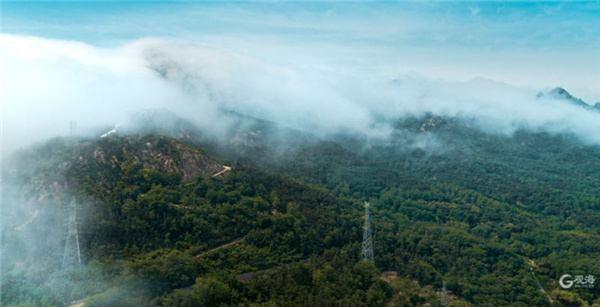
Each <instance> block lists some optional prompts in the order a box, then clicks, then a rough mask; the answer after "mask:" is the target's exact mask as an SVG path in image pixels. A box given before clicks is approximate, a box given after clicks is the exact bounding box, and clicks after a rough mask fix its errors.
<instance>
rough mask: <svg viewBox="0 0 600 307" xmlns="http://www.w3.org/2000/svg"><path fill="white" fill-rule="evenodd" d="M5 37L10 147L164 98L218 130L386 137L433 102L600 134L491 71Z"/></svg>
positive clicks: (576, 115)
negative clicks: (439, 71)
mask: <svg viewBox="0 0 600 307" xmlns="http://www.w3.org/2000/svg"><path fill="white" fill-rule="evenodd" d="M0 38H1V43H2V56H3V63H2V64H3V65H2V80H3V81H2V93H1V94H0V95H1V96H0V98H1V101H2V125H3V135H2V141H3V154H6V153H8V152H10V151H12V150H14V149H17V148H21V147H23V146H26V145H28V144H30V143H31V142H35V141H41V140H44V139H47V138H49V137H53V136H56V135H67V134H68V129H69V121H70V120H76V121H77V123H78V129H82V130H85V129H87V128H91V127H95V126H99V125H114V124H116V123H122V122H124V121H126V120H127V118H128V117H129V116H130V115H131V114H132V113H135V112H138V111H140V110H143V109H147V108H166V109H168V110H171V111H173V112H174V113H176V114H179V115H182V116H184V117H186V118H188V119H191V120H193V121H194V122H195V123H196V124H198V125H199V126H201V127H203V128H205V129H212V131H214V132H215V133H217V132H218V131H222V130H223V129H224V126H225V125H227V123H226V122H224V121H223V119H222V118H220V117H219V110H230V111H236V112H239V113H242V114H246V115H250V116H254V117H257V118H261V119H265V120H269V121H273V122H275V123H278V124H280V125H282V126H285V127H291V128H295V129H301V130H305V131H309V132H311V133H315V134H317V135H319V136H322V137H326V136H327V135H331V134H336V133H340V132H343V133H360V134H363V135H365V136H368V137H373V138H379V139H385V138H386V137H387V136H388V135H389V133H390V131H391V127H390V126H389V124H390V123H389V121H393V120H394V119H397V118H401V117H404V116H407V115H421V114H424V113H425V112H432V113H434V114H437V115H440V116H452V117H461V118H467V119H472V120H474V121H475V123H476V124H477V125H478V127H479V128H481V129H483V130H484V131H486V132H488V133H500V134H511V133H513V132H514V131H515V130H516V129H520V128H521V129H523V128H524V129H530V130H532V131H548V132H551V133H563V132H567V133H573V134H575V135H576V136H577V137H579V138H580V139H581V140H582V141H584V142H586V143H591V144H600V113H599V112H594V111H590V110H586V109H584V108H581V107H578V106H575V105H570V104H569V103H567V102H565V101H558V100H555V99H551V98H548V97H545V98H544V97H542V98H536V94H537V92H538V91H539V90H540V89H537V88H530V87H518V86H512V85H510V84H506V83H502V82H496V81H492V80H487V79H483V78H476V79H472V80H470V81H466V82H465V81H457V80H439V79H430V78H426V77H423V76H422V75H419V74H416V73H412V74H407V73H405V72H404V71H402V70H401V69H398V72H394V70H393V69H391V68H390V69H385V71H383V72H382V71H378V70H377V69H369V68H368V67H369V65H368V62H365V61H361V62H360V63H359V64H356V65H354V66H352V65H343V66H342V65H340V63H328V62H327V61H323V59H320V60H318V61H317V60H315V61H310V58H307V59H305V60H306V62H310V63H311V65H300V64H297V65H294V64H289V65H288V64H284V63H285V62H284V61H281V60H280V59H279V60H273V61H269V60H268V59H269V54H263V55H262V56H260V58H258V57H252V56H249V55H241V54H239V53H235V52H233V51H228V50H223V49H216V48H208V47H203V46H200V45H197V44H192V43H186V42H181V41H178V42H174V41H168V40H158V39H144V40H138V41H135V42H131V43H128V44H126V45H124V46H121V47H118V48H113V49H102V48H97V47H94V46H91V45H87V44H83V43H79V42H72V41H61V40H49V39H42V38H37V37H23V36H14V35H2V36H1V37H0ZM273 58H276V54H273ZM552 86H553V85H552V84H548V88H551V87H552ZM567 90H569V89H568V88H567ZM574 95H575V96H577V93H574Z"/></svg>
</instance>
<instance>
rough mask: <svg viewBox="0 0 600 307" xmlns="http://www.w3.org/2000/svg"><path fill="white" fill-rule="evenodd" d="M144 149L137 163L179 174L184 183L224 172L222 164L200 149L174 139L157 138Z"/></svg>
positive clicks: (137, 158)
mask: <svg viewBox="0 0 600 307" xmlns="http://www.w3.org/2000/svg"><path fill="white" fill-rule="evenodd" d="M165 142H167V144H165ZM144 147H145V148H144V149H143V150H142V151H141V156H139V157H136V160H137V161H139V162H141V163H143V165H144V167H145V168H151V169H155V170H158V171H160V172H165V173H173V172H175V173H178V174H180V175H181V176H182V180H183V181H184V182H185V181H190V180H193V179H195V178H196V177H198V176H202V177H206V176H210V175H214V174H216V173H218V172H220V171H221V170H223V166H222V165H221V164H219V163H217V162H216V161H215V160H214V159H211V158H209V157H208V156H207V155H206V154H204V153H203V152H201V151H200V150H199V149H197V148H193V147H191V146H189V145H186V144H183V143H181V142H178V141H176V140H173V139H166V138H164V137H155V138H154V139H152V140H150V141H148V142H146V144H145V146H144Z"/></svg>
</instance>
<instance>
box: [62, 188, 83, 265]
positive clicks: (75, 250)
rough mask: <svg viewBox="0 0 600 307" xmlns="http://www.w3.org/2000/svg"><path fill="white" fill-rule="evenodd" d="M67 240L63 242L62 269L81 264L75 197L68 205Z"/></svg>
mask: <svg viewBox="0 0 600 307" xmlns="http://www.w3.org/2000/svg"><path fill="white" fill-rule="evenodd" d="M67 221H68V229H67V239H66V241H65V253H64V255H63V262H62V267H63V269H64V268H67V267H70V266H78V265H80V264H81V252H80V250H79V234H78V233H77V202H75V197H74V196H73V199H72V200H71V204H70V205H69V219H68V220H67Z"/></svg>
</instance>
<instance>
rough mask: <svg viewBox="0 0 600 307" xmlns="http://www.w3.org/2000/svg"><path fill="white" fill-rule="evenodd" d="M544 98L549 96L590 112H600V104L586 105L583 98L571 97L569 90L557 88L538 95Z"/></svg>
mask: <svg viewBox="0 0 600 307" xmlns="http://www.w3.org/2000/svg"><path fill="white" fill-rule="evenodd" d="M544 96H548V97H551V98H554V99H557V100H562V101H566V102H568V103H570V104H573V105H576V106H579V107H583V108H586V109H589V110H599V111H600V103H596V104H595V105H593V106H592V105H590V104H588V103H586V102H585V101H583V100H582V99H581V98H576V97H574V96H573V95H571V93H569V92H567V90H565V89H564V88H562V87H557V88H554V89H553V90H551V91H549V92H548V93H545V94H544V93H542V92H540V93H538V95H537V97H538V98H540V97H544Z"/></svg>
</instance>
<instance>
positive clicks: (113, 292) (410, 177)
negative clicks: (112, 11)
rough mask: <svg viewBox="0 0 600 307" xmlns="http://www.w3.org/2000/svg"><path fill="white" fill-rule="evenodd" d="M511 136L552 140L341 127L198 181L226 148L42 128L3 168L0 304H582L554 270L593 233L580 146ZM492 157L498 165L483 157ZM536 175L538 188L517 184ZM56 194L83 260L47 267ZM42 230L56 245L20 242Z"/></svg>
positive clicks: (575, 259)
mask: <svg viewBox="0 0 600 307" xmlns="http://www.w3.org/2000/svg"><path fill="white" fill-rule="evenodd" d="M519 138H531V139H529V141H530V142H534V141H538V142H548V143H549V144H550V143H553V142H559V141H560V139H559V138H556V137H552V136H543V135H542V136H540V135H538V136H535V135H531V134H527V135H522V136H519V135H517V136H515V137H514V138H512V139H511V138H506V139H504V141H503V139H502V138H498V139H497V140H494V142H502V141H503V142H506V143H504V144H503V145H501V146H500V147H499V148H497V149H496V151H494V150H492V149H493V147H492V146H493V142H491V141H490V144H489V146H487V145H485V146H484V145H481V144H485V143H483V142H482V141H481V140H480V141H479V142H478V143H476V146H472V147H462V148H463V151H464V148H468V149H471V150H473V151H472V152H473V153H470V154H464V155H460V153H461V151H446V152H445V153H444V154H443V155H442V154H440V155H435V154H434V155H424V152H422V151H420V150H414V149H403V148H394V147H390V146H387V147H378V146H371V147H370V148H369V149H367V150H362V149H361V150H351V147H350V146H348V144H351V142H350V141H349V140H347V139H346V140H344V141H342V140H339V141H337V142H326V143H319V142H316V143H311V144H305V145H303V146H298V147H297V148H296V149H294V150H292V151H289V152H288V154H287V155H284V156H279V157H278V158H277V159H274V160H269V161H267V160H266V159H265V157H261V159H258V160H257V159H253V157H252V156H251V155H249V154H250V153H252V154H254V153H258V152H260V151H261V150H267V149H268V148H267V147H265V148H263V149H261V148H260V147H259V146H255V145H253V146H254V147H252V148H253V149H252V151H248V153H249V154H248V155H246V156H245V158H244V159H245V160H246V161H248V162H249V163H251V164H255V165H256V166H250V165H248V164H235V165H232V166H233V169H232V170H231V171H229V172H227V173H225V174H224V175H223V176H219V177H218V178H214V177H212V175H213V174H215V173H217V172H219V171H221V170H222V169H223V167H222V165H223V164H227V165H229V162H227V163H225V162H224V160H218V159H215V158H211V157H210V156H208V155H207V154H206V153H205V151H203V150H202V149H199V148H198V147H195V146H193V145H189V144H184V143H182V142H180V141H177V140H175V139H172V138H168V137H162V136H127V137H111V138H104V139H97V140H83V141H80V142H75V143H72V142H67V141H64V140H60V139H57V140H53V141H50V142H48V143H46V144H44V145H40V146H39V147H37V148H33V149H30V150H29V151H28V152H24V153H22V154H21V155H19V156H18V157H17V158H16V160H14V161H15V162H14V163H13V164H12V167H11V170H10V172H9V173H7V174H5V175H4V178H6V179H5V180H7V181H8V180H9V181H10V182H14V183H15V185H17V186H19V189H18V190H17V189H11V193H4V194H3V200H4V203H5V208H10V209H9V210H4V211H3V227H4V229H5V231H3V234H2V235H3V238H2V244H3V246H2V248H3V250H8V251H11V252H9V253H4V255H3V261H2V265H3V277H2V289H3V294H2V304H4V305H10V304H15V305H18V304H22V305H23V306H25V305H28V304H29V305H32V306H60V305H63V304H67V303H69V302H72V301H76V300H79V299H85V306H117V305H118V306H128V305H130V306H139V305H162V306H383V305H387V304H392V305H395V306H420V305H423V304H430V306H441V300H440V293H439V289H440V288H441V286H442V281H443V280H446V281H447V283H448V289H449V290H450V291H452V295H451V302H452V304H454V305H456V306H466V305H473V306H519V305H520V306H548V305H550V299H552V300H553V303H552V304H554V305H557V306H561V305H564V306H576V305H577V304H580V306H583V305H582V304H592V303H594V302H596V303H599V302H598V299H599V297H598V292H597V291H595V289H571V290H568V291H564V290H559V287H558V285H557V284H556V282H557V279H558V277H560V275H562V274H572V275H584V274H585V275H588V274H591V275H594V274H598V275H600V274H599V273H598V272H600V263H599V262H598V260H597V259H599V256H600V233H599V231H600V230H599V229H598V227H597V224H595V222H594V221H593V219H590V222H583V221H580V220H578V218H583V217H585V216H593V214H596V213H597V208H596V207H597V206H598V201H597V199H598V198H597V193H598V191H597V190H595V189H594V187H593V183H594V182H595V181H594V180H597V177H595V175H596V174H597V170H596V169H595V167H596V166H595V165H589V166H588V167H585V163H584V164H579V163H578V162H577V161H578V159H579V158H582V157H588V159H589V162H590V163H593V161H595V160H594V159H598V156H597V148H594V147H583V146H580V145H577V144H570V143H568V142H566V141H565V142H564V143H558V145H557V147H556V149H552V148H551V147H548V146H544V149H543V150H532V152H531V153H530V152H527V151H525V152H524V151H523V146H528V145H522V144H527V143H526V142H525V141H524V142H525V143H523V142H520V143H519V142H517V141H516V140H519ZM477 144H479V145H477ZM553 144H556V143H553ZM477 146H481V147H477ZM578 146H579V147H578ZM478 148H481V150H482V151H483V152H478V151H477V150H476V149H478ZM576 148H580V149H581V150H582V151H581V152H580V153H578V154H577V155H576V156H575V157H571V158H569V155H568V151H570V150H573V149H576ZM486 150H487V152H488V153H485V152H486ZM552 150H555V151H556V152H552ZM215 152H217V151H215ZM220 152H222V151H220ZM516 152H521V155H520V156H514V157H508V156H507V154H510V153H516ZM463 153H464V152H463ZM531 154H534V155H540V156H547V158H546V159H545V160H542V161H539V160H540V159H539V158H536V156H530V155H531ZM486 155H487V156H486ZM582 155H583V156H582ZM561 159H562V160H564V161H565V163H557V161H559V160H561ZM569 159H571V160H569ZM562 160H561V161H562ZM253 161H257V162H253ZM258 161H260V162H258ZM477 161H479V162H477ZM535 161H538V162H535ZM569 161H570V162H569ZM267 162H268V163H267ZM477 163H480V164H477ZM494 164H497V165H500V166H502V167H503V168H498V169H491V170H489V171H485V170H486V169H487V168H488V167H490V166H491V165H494ZM257 166H258V167H259V168H257ZM264 167H266V168H268V169H270V171H267V170H261V169H260V168H264ZM482 170H483V171H484V172H486V174H478V173H476V172H481V171H482ZM553 172H557V174H556V177H555V178H556V179H555V181H552V180H550V181H548V180H547V176H548V174H549V173H553ZM504 174H507V176H508V177H507V178H508V180H509V181H506V180H504V179H503V178H504V176H503V175H504ZM586 174H587V176H584V175H586ZM290 175H291V176H293V177H296V178H299V179H301V180H297V179H293V178H291V177H290ZM433 177H435V178H433ZM588 177H590V178H591V179H588ZM477 178H480V179H479V180H477ZM586 180H588V181H589V182H587V181H586ZM564 182H567V183H568V182H573V184H575V186H570V185H563V184H562V183H564ZM525 183H530V186H526V185H525V186H526V187H527V189H525V190H523V191H524V192H523V191H521V190H514V186H515V185H517V186H520V185H521V184H525ZM542 186H548V187H549V188H551V189H552V191H554V192H553V193H547V194H539V195H538V194H535V193H533V192H534V191H538V192H539V191H544V190H540V187H542ZM15 191H16V192H15ZM519 193H520V194H519ZM73 195H75V196H76V198H77V199H78V202H79V203H80V207H79V231H80V241H81V246H82V256H83V259H84V263H85V266H83V267H81V268H70V269H61V268H60V266H59V264H60V260H61V257H62V248H63V247H62V246H63V245H62V244H63V242H62V239H61V237H62V233H63V232H64V229H65V228H64V223H63V221H62V220H63V219H64V218H65V217H66V214H65V213H63V211H61V210H60V209H62V208H63V207H64V205H62V204H63V203H65V201H66V200H69V199H70V197H71V196H73ZM519 195H524V196H523V197H520V196H519ZM557 195H559V196H558V197H564V198H565V199H567V200H569V202H568V203H566V204H561V205H559V204H558V203H559V202H561V201H559V200H557V199H556V198H555V197H557ZM535 197H537V198H538V199H539V203H537V202H536V203H534V202H533V201H532V200H533V199H535ZM364 200H370V201H371V203H372V204H374V208H373V227H374V234H373V238H374V243H373V245H374V250H375V266H373V265H371V264H370V263H367V262H364V261H360V248H361V240H362V231H363V230H362V224H363V220H362V218H361V217H362V215H363V208H362V202H363V201H364ZM19 201H20V202H22V203H23V204H25V205H22V206H17V205H15V204H17V203H18V202H19ZM534 204H535V205H534ZM565 206H567V208H570V209H568V210H567V209H564V207H565ZM553 207H558V208H562V209H561V210H562V211H561V210H559V211H553V210H549V209H548V208H553ZM50 208H51V209H50ZM57 209H59V210H57ZM36 210H38V211H37V212H39V213H38V214H37V215H36V217H34V218H31V217H32V216H33V212H36ZM23 217H25V218H23ZM19 218H21V220H19ZM27 218H29V219H30V220H31V221H30V223H29V224H27V225H26V226H25V227H23V228H21V229H19V230H17V228H18V227H19V226H20V225H23V219H27ZM4 221H12V222H10V223H4ZM48 230H51V231H48ZM41 234H43V237H44V238H46V240H45V241H47V242H54V243H55V244H45V245H44V244H42V245H40V244H37V243H31V242H35V240H34V239H33V238H39V236H40V235H41ZM32 240H33V241H32ZM38 241H39V239H38ZM24 242H28V243H27V244H31V245H27V244H25V243H24ZM232 242H233V244H229V243H232ZM221 246H222V248H219V247H221ZM7 254H8V255H7ZM17 255H29V256H28V257H19V256H17ZM385 271H388V272H389V271H392V272H396V273H395V274H397V275H398V276H399V277H398V278H383V279H382V278H380V276H379V275H380V273H381V272H385ZM532 273H533V274H532ZM386 274H387V275H385V276H388V277H389V276H395V275H394V274H392V273H386ZM540 287H543V288H544V289H545V291H546V293H547V294H546V293H544V292H542V291H541V290H540Z"/></svg>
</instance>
